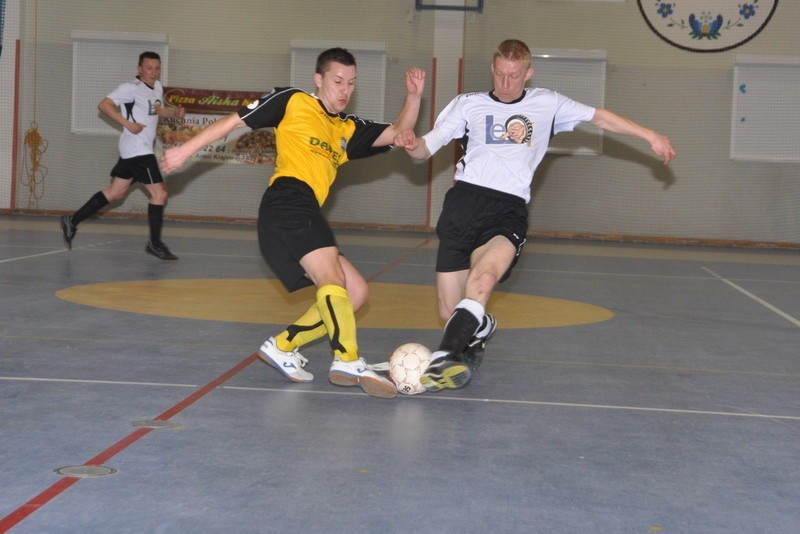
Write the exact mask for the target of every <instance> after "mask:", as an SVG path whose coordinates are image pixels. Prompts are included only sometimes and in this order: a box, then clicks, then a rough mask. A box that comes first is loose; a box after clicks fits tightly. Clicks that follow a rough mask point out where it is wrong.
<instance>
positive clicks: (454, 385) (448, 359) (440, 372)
mask: <svg viewBox="0 0 800 534" xmlns="http://www.w3.org/2000/svg"><path fill="white" fill-rule="evenodd" d="M470 378H472V371H471V370H470V368H469V365H467V364H466V363H465V362H464V360H463V359H462V357H461V356H460V355H458V354H455V353H453V352H448V353H446V354H445V355H444V356H440V357H438V358H436V359H435V360H433V361H431V363H430V364H428V368H427V369H426V370H425V372H424V373H422V376H420V377H419V381H420V383H421V384H422V385H423V386H424V387H425V389H427V390H428V391H439V390H442V389H458V388H463V387H464V386H466V385H467V384H468V383H469V380H470Z"/></svg>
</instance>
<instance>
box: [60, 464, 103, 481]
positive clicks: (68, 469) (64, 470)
mask: <svg viewBox="0 0 800 534" xmlns="http://www.w3.org/2000/svg"><path fill="white" fill-rule="evenodd" d="M53 471H55V472H56V473H58V474H59V475H62V476H65V477H73V478H89V477H104V476H107V475H113V474H114V473H116V472H117V470H116V469H114V468H113V467H106V466H105V465H68V466H65V467H59V468H58V469H53Z"/></svg>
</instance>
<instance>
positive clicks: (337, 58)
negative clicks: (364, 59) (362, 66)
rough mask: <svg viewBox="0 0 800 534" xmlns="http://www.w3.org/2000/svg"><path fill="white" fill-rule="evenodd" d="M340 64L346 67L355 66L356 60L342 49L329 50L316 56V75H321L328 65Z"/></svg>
mask: <svg viewBox="0 0 800 534" xmlns="http://www.w3.org/2000/svg"><path fill="white" fill-rule="evenodd" d="M334 62H335V63H341V64H342V65H347V66H350V65H352V66H354V67H355V66H356V58H355V56H353V54H351V53H350V52H348V51H347V50H345V49H344V48H339V47H336V48H329V49H327V50H325V51H324V52H322V53H320V55H318V56H317V70H316V71H315V72H316V73H317V74H322V73H324V72H325V70H327V68H328V63H334Z"/></svg>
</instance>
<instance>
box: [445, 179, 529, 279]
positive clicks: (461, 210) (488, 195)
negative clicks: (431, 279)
mask: <svg viewBox="0 0 800 534" xmlns="http://www.w3.org/2000/svg"><path fill="white" fill-rule="evenodd" d="M527 232H528V208H527V206H526V205H525V201H524V200H523V199H522V198H520V197H518V196H516V195H510V194H508V193H503V192H502V191H496V190H494V189H489V188H486V187H481V186H478V185H474V184H470V183H467V182H462V181H457V182H456V185H455V186H454V187H452V188H450V190H449V191H448V192H447V193H446V194H445V197H444V206H443V207H442V214H441V215H440V216H439V222H438V223H437V224H436V235H438V236H439V252H438V253H437V255H436V272H439V273H449V272H454V271H463V270H465V269H469V267H470V256H471V255H472V252H473V251H474V250H475V249H477V248H478V247H480V246H482V245H485V244H486V243H488V242H489V240H490V239H492V238H493V237H495V236H498V235H501V236H504V237H506V238H507V239H508V240H509V241H511V243H512V244H513V245H514V246H515V247H516V249H517V253H516V255H515V256H514V261H512V262H511V265H510V266H509V268H508V270H507V271H506V273H505V274H504V275H503V277H502V278H501V280H500V281H501V282H502V281H504V280H505V279H506V278H508V276H509V275H510V274H511V269H513V268H514V265H516V263H517V260H518V259H519V255H520V253H521V252H522V247H523V245H525V235H526V234H527Z"/></svg>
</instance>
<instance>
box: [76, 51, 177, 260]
mask: <svg viewBox="0 0 800 534" xmlns="http://www.w3.org/2000/svg"><path fill="white" fill-rule="evenodd" d="M137 70H138V76H136V79H134V80H133V81H130V82H125V83H123V84H122V85H120V86H119V87H117V88H116V89H114V90H113V91H112V92H111V93H109V95H108V96H106V97H105V98H103V100H101V101H100V104H99V105H98V106H97V107H98V108H99V109H100V111H102V112H103V113H104V114H106V115H107V116H108V117H110V118H111V120H113V121H114V122H116V123H117V124H119V125H121V126H122V128H123V129H122V135H120V138H119V161H117V164H116V165H115V166H114V168H113V169H112V170H111V184H110V185H109V186H108V187H106V188H105V189H103V190H102V191H98V192H97V193H95V194H94V195H93V196H92V197H91V198H90V199H89V200H88V201H87V202H86V204H84V205H83V206H81V208H80V209H78V211H76V212H75V213H73V214H72V216H69V215H64V216H63V217H61V235H62V236H63V238H64V245H66V247H67V248H68V249H69V248H72V239H73V238H74V237H75V232H77V229H78V225H79V224H80V223H81V221H84V220H86V219H88V218H89V217H91V216H92V215H94V214H95V213H97V212H98V211H100V210H101V209H102V208H103V207H105V206H106V205H107V204H108V203H109V202H114V201H116V200H121V199H123V198H125V196H126V195H127V194H128V191H129V190H130V187H131V184H132V183H133V181H134V180H135V181H137V182H139V183H141V184H143V185H144V187H145V189H146V190H147V196H148V198H149V202H148V205H147V222H148V224H149V226H150V240H149V241H148V242H147V245H146V246H145V251H146V252H147V253H148V254H152V255H153V256H155V257H157V258H160V259H162V260H177V259H178V257H177V256H175V255H174V254H173V253H172V252H170V250H169V249H168V248H167V246H166V245H165V244H164V243H163V242H162V241H161V227H162V225H163V221H164V205H165V204H166V202H167V196H168V194H167V188H166V186H165V184H164V178H163V177H162V176H161V171H160V170H159V168H158V160H156V157H155V154H154V153H153V145H154V143H155V138H156V127H157V126H158V119H159V118H160V117H175V118H179V119H180V118H183V117H184V115H185V113H186V112H185V110H184V109H183V107H182V106H178V107H177V108H167V107H166V106H164V88H163V87H162V86H161V82H160V81H159V77H160V76H161V57H160V56H159V55H158V54H157V53H155V52H142V53H141V54H140V55H139V66H138V67H137Z"/></svg>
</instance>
